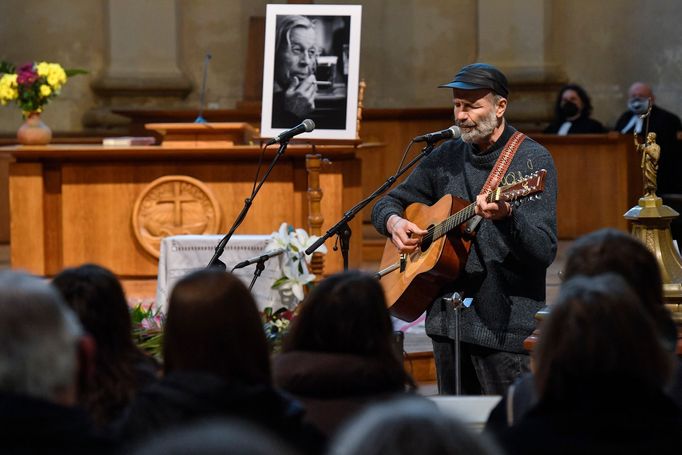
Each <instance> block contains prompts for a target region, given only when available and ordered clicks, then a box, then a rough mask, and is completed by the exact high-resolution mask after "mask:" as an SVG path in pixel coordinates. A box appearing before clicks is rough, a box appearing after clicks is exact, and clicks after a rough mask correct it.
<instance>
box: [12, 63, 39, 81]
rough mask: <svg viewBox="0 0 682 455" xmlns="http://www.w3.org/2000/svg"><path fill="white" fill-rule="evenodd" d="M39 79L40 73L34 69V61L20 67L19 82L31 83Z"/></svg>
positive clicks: (18, 72)
mask: <svg viewBox="0 0 682 455" xmlns="http://www.w3.org/2000/svg"><path fill="white" fill-rule="evenodd" d="M37 80H38V73H37V72H36V71H35V69H34V65H33V63H26V64H24V65H21V66H20V67H19V70H18V71H17V84H19V85H31V84H34V83H35V81H37Z"/></svg>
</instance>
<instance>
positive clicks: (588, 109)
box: [554, 84, 592, 120]
mask: <svg viewBox="0 0 682 455" xmlns="http://www.w3.org/2000/svg"><path fill="white" fill-rule="evenodd" d="M591 113H592V101H590V97H589V95H588V94H587V92H586V91H585V89H584V88H582V87H581V86H580V85H578V84H567V85H564V86H563V87H561V90H559V94H558V96H557V99H556V102H555V105H554V114H555V116H556V118H557V119H561V120H574V119H577V118H579V117H589V116H590V114H591Z"/></svg>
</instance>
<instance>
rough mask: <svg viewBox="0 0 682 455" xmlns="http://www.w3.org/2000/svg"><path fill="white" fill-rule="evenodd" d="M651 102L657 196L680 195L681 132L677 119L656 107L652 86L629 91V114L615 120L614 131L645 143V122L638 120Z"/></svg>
mask: <svg viewBox="0 0 682 455" xmlns="http://www.w3.org/2000/svg"><path fill="white" fill-rule="evenodd" d="M649 99H651V104H652V108H651V114H649V124H648V125H649V132H653V133H656V143H657V144H658V145H659V146H660V147H661V157H660V159H659V163H658V179H657V180H658V190H657V191H656V193H657V194H659V195H661V194H668V193H678V194H679V193H682V179H681V178H680V176H679V172H680V169H682V157H681V156H680V153H682V148H681V147H680V143H679V142H678V140H677V133H678V131H682V122H680V118H679V117H678V116H677V115H675V114H673V113H671V112H668V111H666V110H665V109H662V108H660V107H658V106H657V105H656V104H655V103H656V97H655V96H654V93H653V91H652V90H651V86H649V85H648V84H645V83H644V82H635V83H634V84H632V85H631V86H630V89H629V90H628V110H627V111H625V112H623V114H622V115H621V116H620V117H619V118H618V121H617V122H616V126H615V130H616V131H618V132H620V133H623V134H633V133H637V135H639V136H640V142H642V141H645V140H646V137H645V135H646V131H645V129H646V127H647V122H646V120H644V119H642V118H641V117H640V116H641V115H642V114H644V113H646V111H647V109H648V107H649V102H648V101H649Z"/></svg>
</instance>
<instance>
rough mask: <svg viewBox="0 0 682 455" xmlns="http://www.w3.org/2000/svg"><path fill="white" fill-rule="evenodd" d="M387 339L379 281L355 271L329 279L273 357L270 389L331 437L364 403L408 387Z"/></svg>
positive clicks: (302, 310) (408, 380)
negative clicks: (296, 403) (291, 399)
mask: <svg viewBox="0 0 682 455" xmlns="http://www.w3.org/2000/svg"><path fill="white" fill-rule="evenodd" d="M392 334H393V326H392V324H391V319H390V316H389V314H388V310H387V309H386V301H385V298H384V292H383V289H382V288H381V285H380V284H379V282H378V281H377V280H376V279H375V278H373V277H372V276H370V275H367V274H365V273H362V272H358V271H350V272H345V273H339V274H336V275H333V276H331V277H329V278H327V279H325V280H324V281H322V282H321V283H320V284H318V285H317V286H315V288H314V289H313V290H312V292H311V293H310V295H309V296H308V297H307V298H306V299H305V300H304V301H303V303H302V304H301V306H300V311H299V313H298V316H297V317H296V318H295V319H294V320H293V322H292V326H291V328H290V331H289V333H288V334H287V336H286V338H285V339H284V346H283V352H282V353H280V354H279V355H277V356H276V357H275V358H274V360H273V375H274V380H275V384H276V385H277V386H278V387H280V388H282V389H284V390H286V391H287V392H289V393H291V394H293V395H294V396H296V397H297V398H298V399H300V400H301V401H302V402H303V404H304V405H305V407H306V410H307V414H306V418H308V419H310V420H311V421H312V422H313V423H314V424H316V425H317V426H318V427H319V428H321V429H322V430H323V431H324V432H326V433H327V434H328V435H331V434H333V433H334V432H335V430H336V429H337V428H338V427H339V425H341V424H342V423H343V422H344V421H345V420H347V419H348V418H349V417H350V416H351V415H353V414H354V413H356V412H358V411H359V410H360V409H361V408H362V407H364V406H366V405H367V404H368V403H370V402H372V401H377V400H380V399H386V398H389V397H393V396H395V395H399V394H401V393H404V392H405V391H406V390H413V389H415V384H414V381H413V380H412V378H411V377H410V376H409V374H407V373H406V372H405V370H404V368H403V362H402V359H401V358H400V357H399V356H398V354H397V353H396V350H395V349H394V344H393V338H392Z"/></svg>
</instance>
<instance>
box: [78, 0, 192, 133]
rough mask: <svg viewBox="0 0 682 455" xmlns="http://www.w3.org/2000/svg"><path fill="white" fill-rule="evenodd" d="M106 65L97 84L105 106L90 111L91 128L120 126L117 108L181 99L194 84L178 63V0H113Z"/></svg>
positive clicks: (107, 21) (110, 0) (108, 16)
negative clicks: (113, 112)
mask: <svg viewBox="0 0 682 455" xmlns="http://www.w3.org/2000/svg"><path fill="white" fill-rule="evenodd" d="M105 8H106V11H105V16H106V19H105V24H106V25H107V26H108V30H106V31H105V34H106V35H107V41H108V55H107V63H106V66H105V68H104V71H103V72H102V73H101V74H100V75H99V76H98V78H97V79H96V80H95V81H94V82H93V84H92V88H93V90H94V91H95V93H96V94H97V95H98V96H99V97H100V98H101V99H102V101H103V103H102V106H100V107H98V108H95V109H93V110H91V111H90V112H88V113H86V115H85V119H84V123H85V124H86V126H90V127H93V126H94V127H102V126H104V127H107V126H116V125H121V119H120V118H117V116H114V115H112V114H111V110H112V109H115V108H117V107H118V108H129V107H137V106H141V105H145V106H149V105H150V104H151V105H154V104H156V103H154V99H155V98H158V97H163V98H164V100H165V101H164V103H165V104H167V103H168V101H169V100H168V98H171V99H172V98H177V99H181V98H183V97H185V96H186V95H187V94H188V93H189V92H190V90H191V89H192V84H191V82H190V81H189V79H188V78H187V77H186V75H185V74H184V73H183V71H182V70H181V69H180V66H179V64H178V60H179V55H178V48H179V45H178V43H179V31H178V20H179V18H178V9H177V1H176V0H146V1H142V2H141V1H139V0H108V1H107V2H106V6H105Z"/></svg>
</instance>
